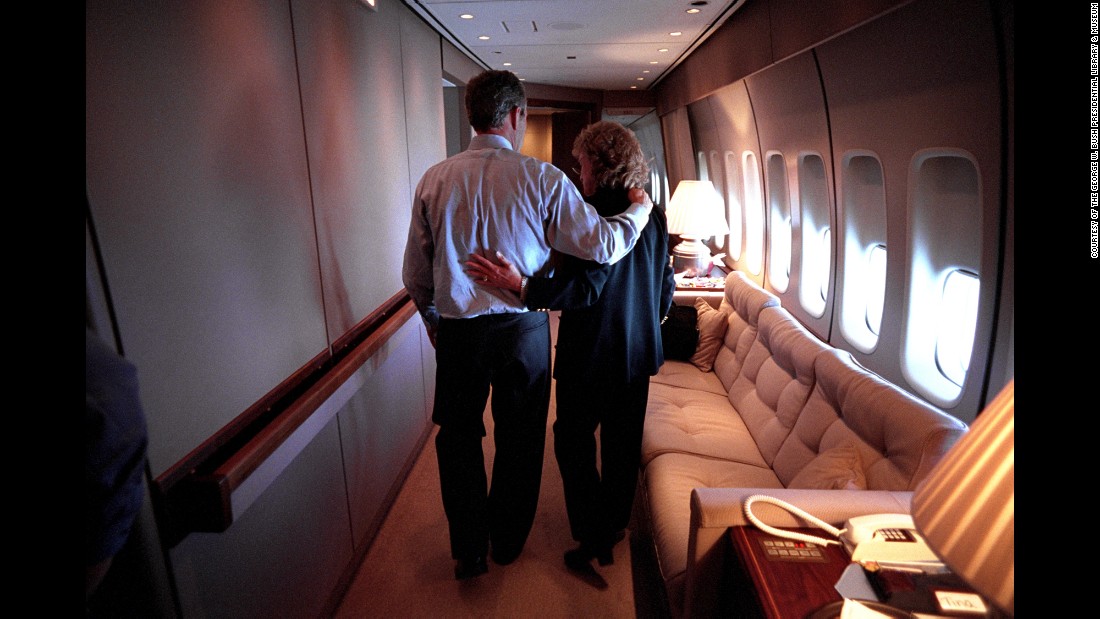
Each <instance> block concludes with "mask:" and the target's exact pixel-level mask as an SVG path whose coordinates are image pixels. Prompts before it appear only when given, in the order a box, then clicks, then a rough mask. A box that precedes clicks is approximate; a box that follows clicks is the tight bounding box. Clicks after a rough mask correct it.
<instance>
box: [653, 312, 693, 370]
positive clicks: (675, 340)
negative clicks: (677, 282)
mask: <svg viewBox="0 0 1100 619" xmlns="http://www.w3.org/2000/svg"><path fill="white" fill-rule="evenodd" d="M698 319H699V311H698V310H696V309H695V308H694V307H693V306H691V305H673V306H672V307H671V308H670V309H669V310H668V319H667V320H665V321H664V322H663V323H662V324H661V341H662V342H663V344H664V350H665V359H675V360H677V361H690V360H691V356H692V355H694V354H695V349H696V347H698V346H699V327H698V325H697V322H698Z"/></svg>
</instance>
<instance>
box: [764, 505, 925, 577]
mask: <svg viewBox="0 0 1100 619" xmlns="http://www.w3.org/2000/svg"><path fill="white" fill-rule="evenodd" d="M758 501H759V502H761V503H770V504H772V505H775V506H777V507H781V508H783V509H785V510H787V511H788V512H790V513H792V514H795V515H798V516H800V517H801V518H803V519H805V520H807V521H809V522H810V523H812V524H814V525H817V526H818V527H820V528H821V529H822V530H824V531H826V532H827V533H830V534H832V535H834V536H836V537H837V539H839V540H840V541H839V542H838V541H836V540H831V539H826V538H823V537H818V536H815V535H807V534H804V533H798V532H795V531H785V530H782V529H778V528H776V527H772V526H770V525H767V524H765V523H763V522H762V521H761V520H760V519H759V518H757V517H756V515H755V514H754V513H753V511H752V504H753V503H754V502H758ZM744 511H745V517H746V518H748V520H749V521H750V522H752V523H753V524H755V525H756V526H757V527H759V528H760V529H762V530H764V531H767V532H768V533H771V534H772V535H776V536H779V537H784V538H788V539H795V540H799V541H804V542H808V543H811V544H818V545H820V546H827V545H829V544H838V543H839V544H841V545H842V546H844V548H845V549H846V550H847V551H848V554H849V555H851V557H852V561H854V562H869V561H873V562H875V563H878V564H880V565H882V566H884V567H885V566H889V565H893V566H898V565H908V566H911V567H916V568H918V569H921V570H922V571H923V570H924V569H926V568H932V569H936V568H937V567H942V566H943V562H942V561H940V559H939V557H937V556H936V554H935V553H934V552H932V549H931V548H929V547H928V543H927V542H925V541H924V538H923V537H921V535H920V533H919V532H918V531H917V528H916V526H915V525H914V524H913V518H912V517H911V516H909V515H908V514H873V515H870V516H857V517H855V518H850V519H849V520H848V521H847V522H845V523H844V528H843V529H838V528H836V527H834V526H832V525H830V524H829V523H827V522H825V521H823V520H821V519H820V518H817V517H815V516H813V515H812V514H809V513H806V512H805V511H803V510H802V509H800V508H798V507H796V506H794V505H791V504H790V503H787V502H785V501H781V500H779V499H777V498H774V497H770V496H766V495H761V494H754V495H752V496H750V497H748V498H746V499H745V503H744Z"/></svg>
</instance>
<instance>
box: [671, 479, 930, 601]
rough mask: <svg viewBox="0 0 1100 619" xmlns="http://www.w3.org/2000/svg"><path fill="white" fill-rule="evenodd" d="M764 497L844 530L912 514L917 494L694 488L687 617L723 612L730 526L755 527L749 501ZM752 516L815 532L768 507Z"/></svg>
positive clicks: (756, 506) (800, 520)
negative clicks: (860, 519) (854, 523)
mask: <svg viewBox="0 0 1100 619" xmlns="http://www.w3.org/2000/svg"><path fill="white" fill-rule="evenodd" d="M754 494H763V495H767V496H770V497H773V498H776V499H779V500H781V501H785V502H787V503H790V504H791V505H794V506H796V507H798V508H799V509H801V510H803V511H805V512H807V513H809V514H811V515H813V516H814V517H816V518H819V519H821V520H823V521H825V522H828V523H829V524H831V525H833V526H836V527H840V526H842V525H843V524H844V522H845V521H846V520H848V519H849V518H854V517H856V516H865V515H867V514H880V513H901V514H907V513H909V511H910V503H911V501H912V498H913V493H912V492H910V491H888V490H800V489H787V488H695V489H694V490H692V491H691V529H690V532H689V534H688V562H687V573H686V575H685V578H686V582H685V583H684V611H685V616H688V617H696V616H698V617H707V616H712V615H713V614H714V613H715V612H717V610H718V608H719V602H720V600H719V592H720V590H721V586H722V570H723V566H724V564H725V562H726V561H728V560H734V559H733V558H732V557H727V556H726V554H727V549H728V546H729V545H728V544H726V543H725V542H724V540H723V539H722V538H723V536H724V535H726V532H727V530H728V529H729V528H730V527H737V526H746V525H748V526H752V524H751V523H750V522H749V520H748V519H747V518H746V517H745V512H744V508H743V505H744V502H745V499H747V498H748V497H750V496H752V495H754ZM753 514H754V515H755V516H756V517H757V518H758V519H759V520H760V521H761V522H763V523H764V524H768V525H771V526H775V527H815V526H816V525H814V524H813V523H811V522H808V521H806V520H805V519H803V518H801V517H799V516H797V515H795V514H792V513H790V512H788V511H786V510H784V509H783V508H781V507H778V506H775V505H772V504H770V503H754V504H753Z"/></svg>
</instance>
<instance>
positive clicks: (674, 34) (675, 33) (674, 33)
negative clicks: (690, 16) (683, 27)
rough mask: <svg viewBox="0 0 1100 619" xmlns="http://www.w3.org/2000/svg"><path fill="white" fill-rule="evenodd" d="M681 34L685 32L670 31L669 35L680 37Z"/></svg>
mask: <svg viewBox="0 0 1100 619" xmlns="http://www.w3.org/2000/svg"><path fill="white" fill-rule="evenodd" d="M681 34H684V33H683V32H670V33H668V36H670V37H678V36H680V35H681Z"/></svg>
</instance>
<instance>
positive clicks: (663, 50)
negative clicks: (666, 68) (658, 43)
mask: <svg viewBox="0 0 1100 619" xmlns="http://www.w3.org/2000/svg"><path fill="white" fill-rule="evenodd" d="M657 51H659V52H667V51H668V48H667V47H662V48H661V49H659V50H657Z"/></svg>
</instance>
